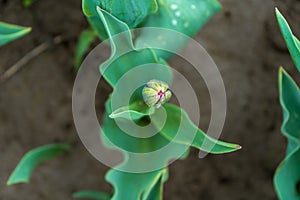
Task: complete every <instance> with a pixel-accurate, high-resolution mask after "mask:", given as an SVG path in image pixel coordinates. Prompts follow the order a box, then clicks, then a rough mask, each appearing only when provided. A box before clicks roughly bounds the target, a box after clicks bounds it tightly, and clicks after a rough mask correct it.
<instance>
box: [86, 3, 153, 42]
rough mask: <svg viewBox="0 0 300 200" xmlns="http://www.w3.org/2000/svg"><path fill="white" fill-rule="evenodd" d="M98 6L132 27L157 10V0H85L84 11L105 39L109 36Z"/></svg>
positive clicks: (100, 35)
mask: <svg viewBox="0 0 300 200" xmlns="http://www.w3.org/2000/svg"><path fill="white" fill-rule="evenodd" d="M97 6H99V7H100V8H102V9H104V10H106V11H107V12H109V13H110V14H111V15H113V16H114V17H116V18H118V19H119V20H121V21H123V22H124V23H126V24H127V25H128V26H129V27H130V28H134V27H136V26H137V25H139V24H140V23H141V22H142V21H143V20H144V19H145V18H146V17H147V16H148V15H149V14H150V13H154V12H156V11H157V4H156V0H143V1H141V0H127V1H113V0H83V1H82V9H83V12H84V14H85V15H86V17H87V18H88V21H89V22H90V24H91V25H92V27H93V28H94V29H95V30H96V32H97V33H98V35H99V37H100V39H102V40H105V39H107V38H108V37H107V34H106V32H105V28H104V25H103V23H102V21H101V20H100V19H99V17H98V14H97V10H96V7H97Z"/></svg>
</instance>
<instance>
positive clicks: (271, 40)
mask: <svg viewBox="0 0 300 200" xmlns="http://www.w3.org/2000/svg"><path fill="white" fill-rule="evenodd" d="M220 2H221V3H222V5H223V10H222V12H220V13H218V14H217V15H215V16H214V17H213V19H212V20H210V21H209V23H208V24H206V26H205V27H204V28H203V29H202V31H201V32H200V33H199V34H198V35H197V36H196V39H197V40H198V41H199V42H200V43H201V44H202V45H203V46H204V47H205V48H206V49H207V51H208V52H209V53H210V55H211V56H212V57H213V59H214V60H215V62H216V64H217V65H218V67H219V69H220V71H221V74H222V76H223V80H224V83H225V86H226V92H227V100H228V111H227V119H226V124H225V127H224V131H223V134H222V139H224V140H226V141H230V142H235V143H239V144H241V145H242V146H243V149H242V150H241V151H238V152H235V153H231V154H226V155H209V156H208V157H206V158H204V159H198V158H197V154H198V151H196V150H192V151H191V154H190V156H189V157H188V158H187V159H186V160H183V161H177V162H175V163H174V164H172V165H171V166H170V178H169V180H168V182H167V183H166V185H165V191H164V199H166V200H182V199H186V200H196V199H197V200H198V199H201V200H220V199H222V200H253V199H257V200H273V199H277V197H276V194H275V191H274V188H273V182H272V178H273V174H274V171H275V169H276V167H277V166H278V164H279V163H280V161H281V160H282V159H283V157H284V153H285V147H286V140H285V138H284V137H283V136H282V135H281V134H280V125H281V120H282V113H281V108H280V106H279V103H278V88H277V71H278V67H279V66H280V65H283V66H284V67H285V68H286V69H287V70H288V71H289V72H290V73H291V74H292V75H293V76H294V77H296V76H297V73H296V69H295V67H294V65H293V63H292V61H291V59H290V56H289V54H288V51H287V49H286V47H285V45H284V42H283V40H282V38H281V35H280V32H279V29H278V26H277V24H276V21H275V16H274V7H275V5H277V6H278V7H279V8H280V10H281V11H282V12H283V13H284V15H285V16H286V18H287V19H288V21H289V22H290V24H291V26H292V28H293V30H294V32H295V33H296V35H297V36H298V37H299V36H300V23H299V19H300V1H299V0H286V1H280V2H278V3H277V1H273V0H265V1H261V0H243V1H236V0H220ZM0 20H1V21H6V22H10V23H15V24H20V25H23V26H31V27H32V28H33V31H32V33H30V34H29V35H28V36H26V37H24V38H22V39H19V40H17V41H15V42H13V43H10V44H8V45H6V46H5V47H2V48H1V49H0V72H3V71H4V70H5V69H6V68H7V67H8V66H11V65H12V64H13V63H15V62H16V61H17V60H18V59H20V58H21V57H22V56H23V55H24V54H25V53H26V52H28V51H29V50H31V49H32V48H34V47H35V46H37V45H38V44H40V43H42V42H44V41H45V40H47V39H48V38H49V37H53V36H56V35H62V36H63V37H64V38H65V41H64V42H63V43H62V44H60V45H58V46H56V47H55V48H52V49H50V50H49V51H47V52H46V53H43V54H41V55H40V56H38V57H37V58H36V59H34V60H32V61H31V62H30V63H29V64H28V65H26V67H25V68H24V69H23V70H22V71H20V72H19V73H18V74H16V75H15V76H14V77H13V78H12V79H10V80H9V81H8V82H6V83H5V84H3V85H0V152H1V153H0V199H1V200H20V199H31V200H38V199H44V200H48V199H49V200H52V199H56V200H66V199H72V193H73V192H76V191H78V190H82V189H93V190H103V191H108V192H109V191H111V186H110V185H109V184H107V183H106V182H105V181H104V178H103V176H104V174H105V172H106V171H107V170H108V168H107V167H105V166H104V165H102V164H100V163H99V162H98V161H97V160H95V159H94V158H93V157H92V156H91V155H90V154H89V153H88V152H87V151H86V149H85V148H84V146H83V145H82V143H81V141H80V140H79V138H78V136H77V134H76V131H75V127H74V124H73V119H72V110H71V105H72V99H71V94H72V87H73V81H74V78H75V73H74V72H73V57H74V49H75V46H76V41H77V37H78V34H79V33H80V31H81V30H83V29H85V28H86V27H88V24H87V22H86V20H85V17H84V16H83V14H82V11H81V1H80V0H60V1H53V0H40V1H38V2H36V3H35V4H34V5H33V6H32V7H30V8H28V9H25V8H24V7H22V5H21V1H20V0H0ZM172 63H180V61H179V60H177V59H176V58H175V59H173V60H172V61H171V64H172ZM183 72H184V73H185V74H186V75H187V76H188V78H189V80H191V81H192V82H194V83H195V82H196V83H197V77H195V76H194V75H193V73H191V72H189V70H188V69H183ZM296 80H300V78H299V77H298V79H297V78H296ZM195 87H196V89H198V91H199V93H198V94H199V96H200V99H201V95H202V93H201V92H202V91H203V93H204V89H203V85H201V84H198V85H197V84H196V86H195ZM104 90H105V91H103V94H101V95H99V98H97V99H98V104H99V105H103V103H104V101H105V98H106V96H107V94H108V92H109V91H110V89H108V88H107V89H104ZM203 96H205V95H203ZM205 98H206V97H205ZM205 98H204V99H205ZM200 102H201V101H200ZM203 102H204V104H203V106H202V107H201V109H203V112H202V113H201V124H200V126H201V127H202V128H205V127H207V125H208V123H209V119H210V114H209V109H210V104H209V103H208V104H205V102H206V100H203ZM98 107H99V109H100V110H101V109H103V106H98ZM65 141H67V142H71V143H72V144H73V150H72V151H71V152H70V153H68V154H65V155H63V156H60V157H59V158H56V159H54V160H52V161H50V162H47V163H46V164H43V165H42V166H40V167H38V168H37V169H36V170H35V171H34V173H33V176H32V179H31V182H30V184H20V185H16V186H11V187H7V186H6V185H5V182H6V180H7V178H8V176H9V174H10V173H11V172H12V170H13V169H14V167H15V166H16V164H17V163H18V161H19V160H20V158H21V157H22V155H23V154H24V153H25V152H27V151H28V150H30V149H32V148H35V147H38V146H40V145H43V144H48V143H53V142H65ZM129 192H130V191H129Z"/></svg>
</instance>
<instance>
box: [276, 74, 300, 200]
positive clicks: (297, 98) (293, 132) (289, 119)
mask: <svg viewBox="0 0 300 200" xmlns="http://www.w3.org/2000/svg"><path fill="white" fill-rule="evenodd" d="M278 79H279V93H280V103H281V106H282V109H283V124H282V128H281V130H282V133H283V134H284V135H285V136H286V137H287V139H288V148H287V153H286V158H285V159H284V160H283V161H282V163H281V164H280V166H279V167H278V168H277V170H276V173H275V176H274V184H275V188H276V191H277V193H278V196H279V198H280V199H289V200H297V199H299V197H300V191H299V188H297V187H299V183H300V171H299V163H300V89H299V88H298V86H297V85H296V83H295V82H294V81H293V79H292V78H291V77H290V76H289V75H288V73H287V72H285V71H284V69H283V68H280V70H279V78H278Z"/></svg>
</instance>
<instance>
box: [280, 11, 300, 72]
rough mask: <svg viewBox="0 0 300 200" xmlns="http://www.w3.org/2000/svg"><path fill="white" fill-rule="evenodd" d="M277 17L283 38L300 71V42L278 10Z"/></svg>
mask: <svg viewBox="0 0 300 200" xmlns="http://www.w3.org/2000/svg"><path fill="white" fill-rule="evenodd" d="M276 16H277V20H278V24H279V27H280V30H281V33H282V35H283V38H284V40H285V42H286V44H287V46H288V49H289V51H290V54H291V56H292V58H293V60H294V62H295V64H296V66H297V68H298V70H299V71H300V43H299V40H298V39H297V38H296V37H295V36H294V35H293V33H292V31H291V29H290V27H289V25H288V23H287V21H286V20H285V19H284V17H283V16H282V14H281V13H280V12H279V10H278V9H277V8H276Z"/></svg>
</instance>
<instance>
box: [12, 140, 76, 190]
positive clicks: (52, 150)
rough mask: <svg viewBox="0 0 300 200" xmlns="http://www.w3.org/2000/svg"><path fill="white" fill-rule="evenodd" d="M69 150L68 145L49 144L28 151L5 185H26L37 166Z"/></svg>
mask: <svg viewBox="0 0 300 200" xmlns="http://www.w3.org/2000/svg"><path fill="white" fill-rule="evenodd" d="M70 148H71V147H70V145H68V144H50V145H45V146H42V147H39V148H36V149H34V150H31V151H29V152H28V153H26V154H25V156H24V157H23V158H22V160H21V161H20V163H19V164H18V166H17V167H16V168H15V170H14V171H13V173H12V174H11V176H10V177H9V179H8V181H7V184H8V185H12V184H16V183H28V182H29V179H30V175H31V173H32V171H33V169H34V168H35V167H36V166H37V165H39V164H40V163H42V162H44V161H47V160H50V159H52V158H54V157H56V156H58V155H60V154H62V153H63V152H66V151H69V150H70Z"/></svg>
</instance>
